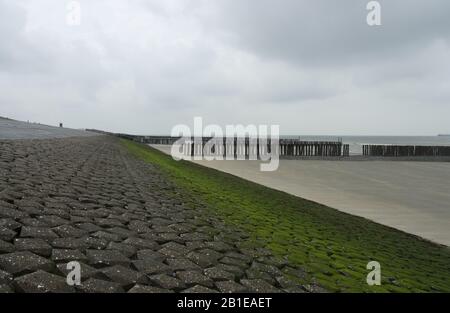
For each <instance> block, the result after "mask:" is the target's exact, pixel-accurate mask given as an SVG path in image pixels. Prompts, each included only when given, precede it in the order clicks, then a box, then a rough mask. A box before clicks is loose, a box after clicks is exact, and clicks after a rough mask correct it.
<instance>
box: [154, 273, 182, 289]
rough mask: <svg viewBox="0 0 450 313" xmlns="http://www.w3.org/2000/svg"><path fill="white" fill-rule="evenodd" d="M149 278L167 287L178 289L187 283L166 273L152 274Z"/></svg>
mask: <svg viewBox="0 0 450 313" xmlns="http://www.w3.org/2000/svg"><path fill="white" fill-rule="evenodd" d="M149 279H150V280H151V281H152V282H153V283H155V284H157V285H158V286H160V287H162V288H165V289H173V290H178V289H185V288H186V286H185V284H184V283H183V282H182V281H181V280H179V279H177V278H175V277H173V276H169V275H166V274H158V275H153V276H150V277H149Z"/></svg>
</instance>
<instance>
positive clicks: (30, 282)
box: [14, 270, 75, 293]
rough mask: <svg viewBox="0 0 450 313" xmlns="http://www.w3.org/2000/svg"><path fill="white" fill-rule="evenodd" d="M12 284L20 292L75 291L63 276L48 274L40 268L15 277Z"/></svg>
mask: <svg viewBox="0 0 450 313" xmlns="http://www.w3.org/2000/svg"><path fill="white" fill-rule="evenodd" d="M14 284H15V285H16V288H17V289H18V291H20V292H31V293H49V292H52V293H53V292H54V293H61V292H75V289H74V288H73V287H72V286H69V285H68V284H67V282H66V279H65V277H61V276H57V275H54V274H50V273H47V272H44V271H41V270H39V271H37V272H34V273H31V274H27V275H24V276H20V277H18V278H16V279H15V280H14Z"/></svg>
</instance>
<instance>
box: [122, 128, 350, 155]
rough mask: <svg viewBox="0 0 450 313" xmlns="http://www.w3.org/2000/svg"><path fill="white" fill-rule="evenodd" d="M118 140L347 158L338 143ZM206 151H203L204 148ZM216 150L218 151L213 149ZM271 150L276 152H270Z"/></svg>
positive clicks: (194, 150) (189, 151)
mask: <svg viewBox="0 0 450 313" xmlns="http://www.w3.org/2000/svg"><path fill="white" fill-rule="evenodd" d="M121 136H122V137H125V138H128V139H132V140H135V141H139V142H141V143H146V144H162V145H172V144H174V143H175V142H177V141H178V143H180V142H182V144H181V145H182V146H183V147H182V152H183V154H185V155H191V156H194V155H203V154H204V153H205V150H206V151H212V153H213V154H219V155H224V156H225V155H227V154H229V155H234V156H245V157H249V156H255V155H256V156H257V158H259V157H260V155H261V154H263V155H264V154H269V153H271V154H275V153H277V154H278V155H280V156H322V157H338V156H348V155H349V145H348V144H343V143H342V142H339V141H301V140H296V139H279V140H278V144H276V142H274V144H273V146H272V142H271V139H270V138H268V139H266V141H265V142H262V141H261V140H260V141H258V140H256V139H253V138H248V137H247V138H236V137H235V138H207V137H203V138H180V137H165V136H132V135H123V134H122V135H121ZM208 144H209V145H210V146H211V147H210V149H204V148H205V146H206V145H208ZM216 149H218V150H216ZM272 149H276V150H275V151H274V153H272Z"/></svg>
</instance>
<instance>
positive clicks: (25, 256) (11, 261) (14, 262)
mask: <svg viewBox="0 0 450 313" xmlns="http://www.w3.org/2000/svg"><path fill="white" fill-rule="evenodd" d="M0 268H1V269H3V270H5V271H7V272H9V273H11V274H14V275H17V274H20V273H26V272H33V271H37V270H44V271H51V270H52V269H53V268H54V264H53V262H52V261H50V260H48V259H45V258H43V257H41V256H38V255H36V254H34V253H31V252H29V251H21V252H13V253H9V254H2V255H0Z"/></svg>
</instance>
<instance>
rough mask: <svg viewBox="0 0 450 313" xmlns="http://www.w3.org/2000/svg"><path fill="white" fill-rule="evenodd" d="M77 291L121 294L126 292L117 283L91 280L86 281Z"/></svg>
mask: <svg viewBox="0 0 450 313" xmlns="http://www.w3.org/2000/svg"><path fill="white" fill-rule="evenodd" d="M77 289H78V290H79V291H81V292H85V293H119V292H125V290H123V288H122V286H121V285H120V284H118V283H115V282H110V281H106V280H100V279H96V278H89V279H88V280H86V281H84V282H83V283H82V284H81V285H80V286H77Z"/></svg>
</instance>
